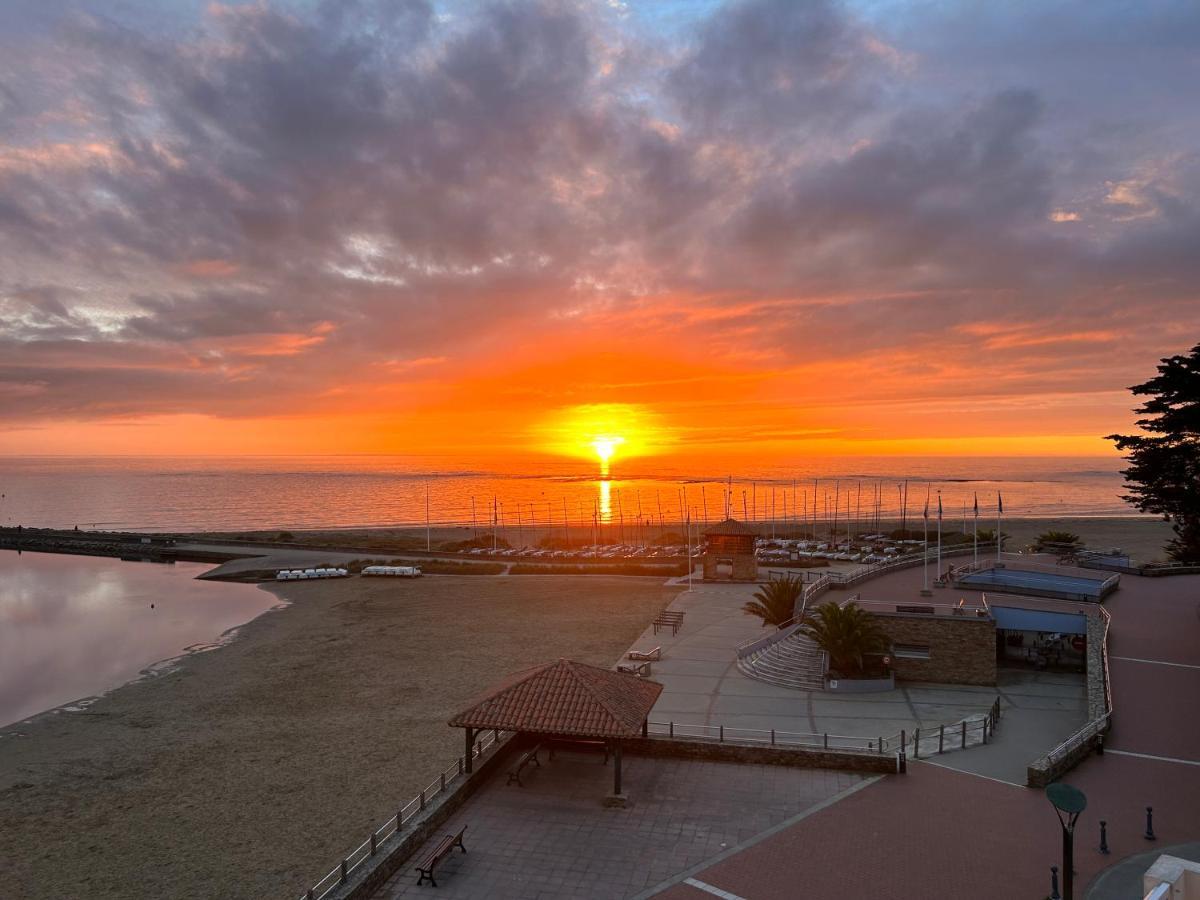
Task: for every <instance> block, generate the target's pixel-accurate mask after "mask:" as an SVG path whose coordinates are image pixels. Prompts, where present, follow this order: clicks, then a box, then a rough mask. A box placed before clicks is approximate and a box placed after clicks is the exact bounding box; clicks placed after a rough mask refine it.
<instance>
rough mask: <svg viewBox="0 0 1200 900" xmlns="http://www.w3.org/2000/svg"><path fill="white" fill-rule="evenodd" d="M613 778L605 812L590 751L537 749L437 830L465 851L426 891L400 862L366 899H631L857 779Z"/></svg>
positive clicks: (718, 774) (690, 769)
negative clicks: (520, 780) (533, 762)
mask: <svg viewBox="0 0 1200 900" xmlns="http://www.w3.org/2000/svg"><path fill="white" fill-rule="evenodd" d="M527 771H528V770H527ZM623 775H624V787H625V791H626V793H627V795H628V797H629V806H628V807H627V808H625V809H613V808H606V807H604V806H603V799H604V797H605V796H606V794H607V793H608V792H609V791H610V790H611V782H612V769H611V763H610V765H609V766H605V765H603V764H602V763H601V762H600V759H599V757H597V756H594V755H591V754H577V753H571V752H565V753H564V752H558V753H556V754H555V758H554V761H553V762H549V761H548V760H546V759H545V755H544V754H543V762H542V767H541V768H540V769H536V768H535V769H533V770H532V771H531V772H530V773H529V777H528V778H525V779H524V780H525V784H526V787H524V788H521V787H518V786H516V785H512V786H508V785H506V784H505V778H504V775H503V773H502V774H500V775H499V776H497V777H496V778H494V779H493V780H492V781H491V782H489V784H488V785H486V786H485V787H484V789H483V790H482V791H481V792H480V794H479V795H478V796H477V797H476V798H475V799H473V800H472V802H471V803H470V804H468V805H467V806H466V807H465V808H464V809H463V810H461V811H460V812H458V813H457V814H455V815H454V816H453V817H452V818H451V820H450V821H449V822H447V823H446V826H445V827H444V828H443V829H442V830H441V832H439V834H438V837H440V835H441V833H442V832H446V833H454V832H457V831H458V829H459V828H461V827H462V826H463V825H466V826H468V827H467V833H466V837H465V839H464V840H465V843H466V847H467V853H465V854H463V853H460V852H458V851H457V850H455V851H454V853H453V855H452V856H450V857H448V858H447V859H446V860H444V861H443V863H442V864H441V866H440V867H439V868H438V870H437V876H436V877H437V881H438V887H436V888H435V887H432V886H431V885H429V884H428V883H426V884H425V885H423V886H420V887H418V886H417V875H416V873H415V871H413V870H412V869H411V868H406V869H404V870H403V871H401V872H399V873H397V874H396V875H394V876H393V877H392V878H391V879H390V880H389V881H388V882H387V883H386V884H385V885H384V887H383V888H382V889H381V890H380V891H379V892H378V893H377V894H376V897H378V898H386V900H400V898H403V900H408V898H414V897H423V898H425V897H428V898H432V897H436V898H440V900H458V898H481V897H488V898H497V900H510V898H511V900H517V898H520V900H550V898H553V900H566V898H589V900H601V898H614V900H615V898H626V897H633V896H636V895H637V894H639V893H641V892H643V891H645V890H646V889H647V888H650V887H654V886H656V885H659V884H661V883H662V882H664V881H665V880H667V879H670V878H672V877H675V876H678V875H680V874H681V873H683V872H685V871H686V870H688V869H689V868H691V867H692V866H695V865H697V864H698V863H703V862H705V861H707V860H712V859H714V858H715V857H716V856H717V855H718V854H720V853H722V852H724V851H726V850H727V849H729V848H731V847H736V846H738V845H740V844H742V843H744V842H746V841H748V840H750V839H751V838H754V837H755V836H757V835H760V834H761V833H762V832H764V831H766V830H768V829H770V828H772V827H774V826H776V825H779V824H780V823H782V822H785V821H788V820H789V819H792V818H793V817H795V816H797V815H798V814H800V813H802V812H804V811H805V810H806V809H809V808H811V807H812V806H814V805H815V804H817V803H820V802H821V801H823V800H826V799H828V798H829V797H832V796H834V795H836V794H838V793H840V792H841V791H844V790H846V789H848V788H850V787H852V786H853V785H855V784H858V783H859V782H860V781H861V780H862V779H861V776H859V775H855V774H853V773H849V772H834V771H829V770H824V769H790V768H784V767H779V766H755V765H738V764H732V763H712V762H696V761H685V760H677V759H651V758H647V757H639V756H629V755H627V756H626V757H625V762H624V769H623ZM437 839H438V838H437V837H435V838H433V839H432V841H436V840H437ZM432 841H431V843H432ZM423 849H424V848H423ZM421 852H423V850H422V851H418V853H417V854H416V855H415V856H414V858H416V857H419V856H420V854H421Z"/></svg>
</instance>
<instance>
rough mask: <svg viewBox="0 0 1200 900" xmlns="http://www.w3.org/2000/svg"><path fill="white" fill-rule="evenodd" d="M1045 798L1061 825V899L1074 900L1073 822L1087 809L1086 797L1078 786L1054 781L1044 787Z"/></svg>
mask: <svg viewBox="0 0 1200 900" xmlns="http://www.w3.org/2000/svg"><path fill="white" fill-rule="evenodd" d="M1046 799H1047V800H1049V801H1050V803H1051V805H1052V806H1053V807H1054V813H1055V815H1057V816H1058V824H1059V825H1061V826H1062V869H1063V871H1062V876H1063V900H1074V893H1073V882H1074V880H1075V869H1074V864H1075V859H1074V857H1075V823H1076V822H1077V821H1078V820H1079V814H1080V813H1081V812H1083V811H1084V810H1085V809H1087V797H1085V796H1084V795H1083V791H1081V790H1079V789H1078V788H1073V787H1071V785H1069V784H1063V783H1061V782H1055V783H1054V784H1052V785H1050V786H1049V787H1047V788H1046Z"/></svg>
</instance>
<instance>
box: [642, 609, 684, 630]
mask: <svg viewBox="0 0 1200 900" xmlns="http://www.w3.org/2000/svg"><path fill="white" fill-rule="evenodd" d="M650 624H651V625H653V626H654V633H655V634H658V629H660V628H670V629H671V634H672V635H675V634H678V633H679V627H680V626H681V625H682V624H683V613H681V612H667V611H663V612H660V613H659V614H658V615H657V616H656V617H655V619H654V621H653V622H651V623H650Z"/></svg>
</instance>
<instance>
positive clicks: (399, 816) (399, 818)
mask: <svg viewBox="0 0 1200 900" xmlns="http://www.w3.org/2000/svg"><path fill="white" fill-rule="evenodd" d="M403 824H404V810H403V809H398V810H396V830H397V831H399V830H400V827H401V826H402V825H403Z"/></svg>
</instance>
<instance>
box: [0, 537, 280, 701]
mask: <svg viewBox="0 0 1200 900" xmlns="http://www.w3.org/2000/svg"><path fill="white" fill-rule="evenodd" d="M207 568H209V567H208V566H204V565H200V564H198V563H176V564H175V565H159V564H154V563H135V562H122V561H121V560H117V559H103V558H94V557H86V556H59V555H55V554H46V553H22V554H17V553H16V552H15V551H11V550H0V725H6V724H9V723H12V722H17V721H19V720H21V719H24V718H26V717H28V716H31V715H33V714H34V713H38V712H42V711H43V710H47V709H52V708H54V707H56V706H61V705H62V704H64V703H70V702H71V701H73V700H78V699H79V698H81V697H87V696H91V695H95V694H98V693H102V692H104V691H107V690H110V689H112V688H114V687H117V686H119V685H121V684H124V683H125V682H127V681H129V680H131V679H132V678H135V677H136V676H137V675H138V673H139V672H141V671H142V670H143V669H145V668H146V667H147V666H149V665H151V664H152V663H155V662H158V661H160V660H163V659H167V658H170V657H173V656H178V655H179V654H180V653H182V652H183V651H184V650H185V649H186V648H189V647H193V646H195V645H203V644H207V643H210V642H214V641H217V640H218V639H219V638H220V637H221V635H222V634H223V633H224V632H225V631H227V630H229V629H230V628H233V627H235V626H237V625H241V624H243V623H245V622H248V621H250V620H251V619H253V618H254V617H255V616H257V615H259V614H261V613H263V612H265V611H266V610H268V609H270V608H271V607H272V606H274V605H275V604H276V603H277V602H278V601H277V600H276V598H274V597H273V596H271V595H270V594H268V593H267V592H265V591H260V590H259V589H258V588H256V587H255V586H254V585H249V584H225V583H217V582H206V581H194V580H193V578H194V577H195V576H196V575H197V574H198V573H199V572H202V571H204V570H205V569H207ZM151 603H153V604H154V608H153V609H151V608H150V604H151Z"/></svg>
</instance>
